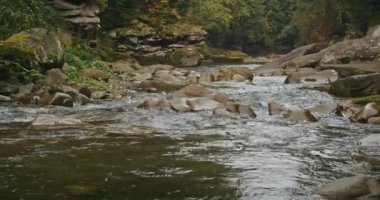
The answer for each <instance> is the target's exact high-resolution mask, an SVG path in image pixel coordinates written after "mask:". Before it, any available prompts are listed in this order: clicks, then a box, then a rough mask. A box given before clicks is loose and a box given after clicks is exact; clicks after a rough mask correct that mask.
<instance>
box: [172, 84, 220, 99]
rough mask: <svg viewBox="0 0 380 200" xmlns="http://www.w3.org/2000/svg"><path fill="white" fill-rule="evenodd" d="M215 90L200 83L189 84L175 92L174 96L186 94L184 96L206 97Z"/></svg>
mask: <svg viewBox="0 0 380 200" xmlns="http://www.w3.org/2000/svg"><path fill="white" fill-rule="evenodd" d="M214 93H215V92H214V91H212V90H210V89H208V88H206V87H204V86H202V85H198V84H194V85H188V86H186V87H184V88H182V89H181V90H179V91H177V92H175V93H174V94H173V96H184V97H206V96H210V95H213V94H214Z"/></svg>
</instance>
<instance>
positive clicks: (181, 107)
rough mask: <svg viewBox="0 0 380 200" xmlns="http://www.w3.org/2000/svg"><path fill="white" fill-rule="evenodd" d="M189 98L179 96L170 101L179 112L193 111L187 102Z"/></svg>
mask: <svg viewBox="0 0 380 200" xmlns="http://www.w3.org/2000/svg"><path fill="white" fill-rule="evenodd" d="M187 100H188V99H187V98H181V97H177V98H173V99H170V100H169V102H170V105H171V106H172V108H173V109H174V110H176V111H178V112H189V111H191V107H190V106H189V105H188V104H187Z"/></svg>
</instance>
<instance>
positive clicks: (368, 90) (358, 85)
mask: <svg viewBox="0 0 380 200" xmlns="http://www.w3.org/2000/svg"><path fill="white" fill-rule="evenodd" d="M329 93H330V94H333V95H336V96H339V97H363V96H370V95H376V94H380V73H375V74H368V75H357V76H351V77H348V78H344V79H339V80H337V81H335V82H333V83H332V85H331V87H330V91H329Z"/></svg>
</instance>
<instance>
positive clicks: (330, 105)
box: [308, 101, 338, 114]
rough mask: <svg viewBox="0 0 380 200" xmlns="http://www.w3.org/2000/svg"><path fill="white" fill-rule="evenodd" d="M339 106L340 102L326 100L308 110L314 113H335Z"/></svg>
mask: <svg viewBox="0 0 380 200" xmlns="http://www.w3.org/2000/svg"><path fill="white" fill-rule="evenodd" d="M337 107H338V104H337V103H336V102H334V101H330V102H324V103H320V104H317V105H314V106H312V107H310V108H308V110H309V111H310V112H312V113H320V114H330V113H333V112H334V111H335V110H336V109H337Z"/></svg>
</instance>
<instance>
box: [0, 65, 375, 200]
mask: <svg viewBox="0 0 380 200" xmlns="http://www.w3.org/2000/svg"><path fill="white" fill-rule="evenodd" d="M233 67H234V66H224V68H225V69H229V68H233ZM239 67H241V66H239ZM244 67H247V68H249V69H253V68H256V67H257V66H256V65H247V66H244ZM192 70H194V69H192ZM218 71H219V68H218V67H217V66H216V68H215V67H214V68H211V67H205V68H203V67H201V68H197V69H195V70H194V73H198V74H199V75H201V74H204V73H211V72H218ZM232 76H233V75H232ZM285 79H286V76H276V77H255V78H254V79H253V84H252V83H251V82H250V81H248V82H246V81H245V82H244V81H243V82H236V81H217V82H215V81H212V82H207V83H202V84H203V85H204V86H205V87H206V88H207V89H208V90H210V91H212V94H225V95H227V96H228V97H229V98H230V99H233V100H234V102H236V103H237V104H239V105H247V106H248V107H250V108H251V109H252V111H254V113H255V115H256V116H255V117H247V116H241V115H239V113H234V112H230V109H229V107H228V104H227V103H228V102H229V101H230V100H228V101H226V102H227V103H225V104H223V105H224V106H223V107H222V108H223V109H226V111H227V115H222V116H219V115H215V110H214V109H200V110H196V112H194V110H193V111H192V112H179V111H178V110H175V109H173V108H172V107H173V106H169V108H165V107H164V108H149V109H146V108H145V109H144V108H138V107H139V105H141V103H143V102H144V101H146V100H152V99H159V100H160V99H161V100H168V101H169V104H170V100H172V99H173V98H174V97H173V94H175V93H176V92H174V93H173V92H158V93H147V92H135V93H129V94H128V95H127V96H126V97H123V98H121V99H117V100H102V101H100V103H96V104H94V103H90V104H87V105H75V107H74V109H73V108H65V107H57V106H48V107H34V106H16V105H14V104H12V103H9V102H5V103H2V104H0V113H1V115H0V124H1V125H0V137H1V139H0V141H1V142H0V168H1V170H0V183H1V184H0V192H1V196H2V197H4V199H51V197H55V198H57V199H89V198H90V199H125V198H127V199H273V200H275V199H292V200H293V199H300V200H301V199H302V200H304V199H321V196H319V195H317V194H316V193H318V194H321V195H324V194H325V193H323V192H324V191H328V193H329V194H330V197H331V194H332V196H333V197H334V195H341V194H342V193H339V192H340V191H338V192H336V191H337V189H335V191H334V187H335V188H338V190H339V187H336V185H335V186H334V187H331V186H328V188H327V189H326V188H322V189H321V190H318V189H319V188H321V187H322V186H323V185H325V184H328V183H331V182H332V181H334V180H335V179H339V178H343V177H351V176H359V175H360V176H361V175H366V176H369V177H372V178H376V177H378V176H379V175H380V154H379V152H378V145H379V144H378V143H376V137H377V136H376V135H374V136H370V135H371V134H377V133H378V132H379V131H380V128H379V127H378V126H377V125H370V124H361V123H350V122H349V121H347V120H345V119H344V117H341V116H338V115H336V114H335V113H333V112H331V110H330V109H329V108H328V107H331V106H326V105H332V104H335V105H336V103H337V99H336V98H334V97H332V96H330V95H329V94H328V93H326V92H320V91H318V90H314V89H310V88H312V87H314V86H315V85H319V84H320V83H318V82H316V83H315V82H312V83H310V82H309V83H298V84H284V81H285ZM198 81H199V80H198ZM174 96H175V95H174ZM181 98H187V99H186V101H185V104H186V105H189V106H190V105H191V104H189V102H192V101H193V99H192V98H194V97H188V96H186V95H185V97H184V96H181ZM188 98H190V99H188ZM202 98H204V97H202ZM206 98H207V99H208V103H209V100H210V99H212V100H213V99H215V98H214V96H212V97H210V96H207V95H206ZM203 100H204V99H203ZM203 100H202V101H200V102H204V101H203ZM198 102H199V101H198ZM216 102H218V103H219V104H221V103H220V102H219V101H216ZM270 102H276V104H273V103H272V104H269V107H272V109H270V111H271V112H270V113H268V103H270ZM195 105H197V104H195ZM207 105H210V104H207ZM212 105H214V104H212ZM274 105H276V106H274ZM316 105H318V106H316ZM218 106H220V105H218ZM298 106H300V107H302V108H299V107H298ZM211 107H213V106H211ZM202 108H205V107H202ZM273 108H278V109H273ZM306 108H308V111H310V114H312V116H313V118H315V120H309V119H311V118H306V120H305V119H304V118H301V120H299V119H300V118H299V117H300V116H306V117H307V116H309V115H308V114H305V112H304V111H303V110H302V109H306ZM326 110H329V111H327V112H326ZM275 111H276V112H275ZM317 111H318V112H317ZM223 113H224V114H225V112H223ZM294 113H301V114H296V115H294ZM270 114H272V116H271V115H270ZM292 116H293V117H294V116H296V117H295V118H292ZM294 119H296V120H294ZM307 121H310V122H307ZM368 137H369V138H368ZM377 138H378V137H377ZM358 180H359V181H358ZM371 181H372V179H370V178H368V180H367V179H365V178H360V177H359V178H356V179H355V178H352V179H349V181H343V182H345V183H350V182H351V183H352V182H354V183H357V182H359V186H360V187H361V186H363V184H364V183H365V184H364V185H366V184H367V183H368V182H371ZM372 182H373V181H372ZM372 182H371V183H372ZM354 183H353V184H352V185H354V186H353V187H354V188H357V187H359V186H357V185H355V184H354ZM360 183H363V184H360ZM339 184H341V183H338V185H339ZM331 188H332V189H331ZM375 188H376V186H375ZM317 191H318V192H317ZM331 191H332V192H331ZM363 191H364V192H363ZM371 192H372V193H371ZM375 192H376V191H375ZM358 193H359V195H361V196H364V195H367V194H373V190H369V189H366V188H364V189H361V190H359V192H358ZM358 193H356V194H354V195H358ZM344 194H347V192H346V193H344ZM324 196H328V195H324ZM343 197H344V195H343ZM343 199H344V198H343Z"/></svg>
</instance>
